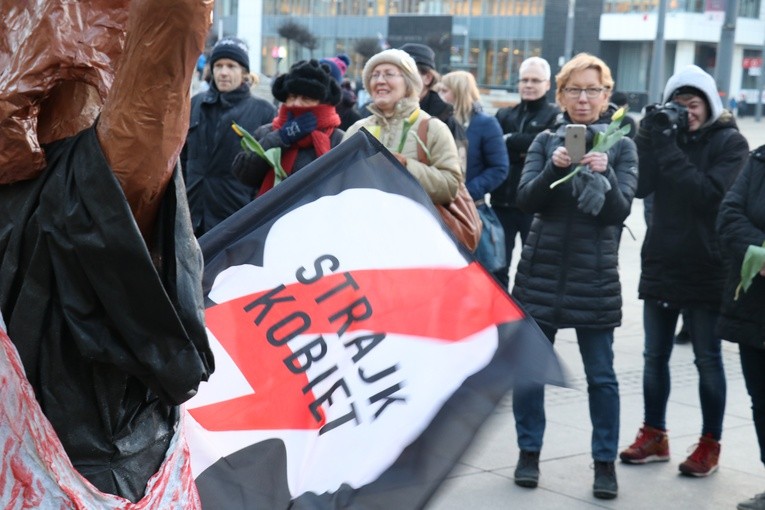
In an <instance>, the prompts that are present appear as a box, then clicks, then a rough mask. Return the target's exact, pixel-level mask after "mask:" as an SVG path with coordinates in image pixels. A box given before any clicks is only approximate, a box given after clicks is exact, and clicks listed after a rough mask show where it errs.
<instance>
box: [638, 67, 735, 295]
mask: <svg viewBox="0 0 765 510" xmlns="http://www.w3.org/2000/svg"><path fill="white" fill-rule="evenodd" d="M684 86H692V87H695V88H697V89H699V90H701V91H702V92H703V93H704V94H705V96H706V101H707V104H708V105H709V109H710V116H709V119H708V120H707V122H705V123H704V124H703V125H702V126H701V127H700V128H699V129H698V130H696V131H693V132H680V133H678V134H677V135H676V136H675V137H674V139H671V140H669V141H668V143H665V144H660V145H657V143H656V141H654V140H653V139H652V138H651V134H650V133H649V132H648V130H647V129H646V128H645V126H644V125H641V128H640V129H639V130H638V134H637V136H636V137H635V142H636V144H637V147H638V155H639V161H640V163H639V164H640V172H639V181H638V192H637V196H638V197H640V198H643V197H646V196H648V195H650V194H651V193H653V194H654V202H653V217H652V218H653V219H652V224H651V227H650V228H649V229H648V231H647V232H646V237H645V241H644V242H643V248H642V252H641V258H642V272H641V275H640V285H639V289H638V291H639V295H640V299H648V300H655V301H660V302H664V303H668V304H669V305H670V306H673V307H678V308H682V307H686V306H701V307H704V308H708V309H713V310H717V309H718V308H719V306H720V299H721V296H722V290H723V283H724V280H725V271H724V268H723V261H722V255H721V253H720V243H719V239H718V237H717V233H716V231H715V220H716V218H717V213H718V211H719V208H720V203H721V202H722V199H723V197H724V196H725V193H726V192H727V191H728V189H729V188H730V187H731V185H732V184H733V181H734V180H735V179H736V176H738V174H739V172H740V171H741V168H742V167H743V165H744V163H745V162H746V158H747V153H748V151H749V147H748V144H747V142H746V139H745V138H744V137H743V136H742V135H741V134H740V133H739V132H738V128H737V126H736V122H735V119H734V118H733V116H732V115H731V114H730V113H729V112H727V111H724V110H723V108H722V103H721V101H720V97H719V96H718V94H717V89H716V86H715V83H714V79H712V77H711V76H709V75H708V74H706V73H704V72H703V71H701V69H699V68H698V67H696V66H688V67H686V68H685V69H684V70H682V71H680V72H679V73H678V74H676V75H674V76H673V77H672V78H670V80H669V82H668V83H667V88H666V89H665V92H664V97H665V99H667V100H670V99H671V98H672V96H673V94H674V92H675V91H676V90H677V89H678V88H680V87H684Z"/></svg>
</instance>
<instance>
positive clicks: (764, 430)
mask: <svg viewBox="0 0 765 510" xmlns="http://www.w3.org/2000/svg"><path fill="white" fill-rule="evenodd" d="M739 356H740V357H741V371H742V372H743V374H744V381H745V382H746V391H747V393H749V397H751V399H752V417H753V418H754V430H755V432H757V442H758V443H760V460H761V461H762V463H763V464H765V350H762V349H757V348H754V347H749V346H747V345H743V344H740V345H739Z"/></svg>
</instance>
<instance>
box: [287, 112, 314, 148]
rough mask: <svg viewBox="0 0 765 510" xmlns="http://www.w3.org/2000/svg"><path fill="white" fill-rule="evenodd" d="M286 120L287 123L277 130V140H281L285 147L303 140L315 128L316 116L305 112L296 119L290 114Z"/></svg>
mask: <svg viewBox="0 0 765 510" xmlns="http://www.w3.org/2000/svg"><path fill="white" fill-rule="evenodd" d="M287 119H288V120H287V122H285V123H284V125H283V126H282V128H281V129H280V130H279V138H281V139H282V142H284V144H285V145H292V144H293V143H295V142H297V141H298V140H300V139H302V138H305V137H306V136H308V135H310V134H311V131H313V130H314V129H316V126H317V120H316V115H314V114H313V112H305V113H304V114H303V115H298V116H297V117H293V116H292V114H291V113H290V114H288V116H287Z"/></svg>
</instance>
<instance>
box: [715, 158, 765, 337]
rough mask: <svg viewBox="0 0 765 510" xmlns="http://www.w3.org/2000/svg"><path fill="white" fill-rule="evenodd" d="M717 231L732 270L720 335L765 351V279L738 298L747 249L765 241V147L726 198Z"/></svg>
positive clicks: (723, 307)
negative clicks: (736, 296) (742, 266)
mask: <svg viewBox="0 0 765 510" xmlns="http://www.w3.org/2000/svg"><path fill="white" fill-rule="evenodd" d="M717 230H718V232H719V234H720V242H721V245H722V249H723V256H724V257H725V260H726V263H727V266H726V267H727V269H728V278H727V281H726V284H725V291H724V292H723V305H722V313H721V316H720V319H719V320H718V322H717V331H718V334H719V335H720V337H721V338H724V339H725V340H730V341H733V342H739V343H742V344H745V345H749V346H750V347H756V348H758V349H765V314H763V310H765V277H762V276H759V275H758V276H755V277H754V280H752V284H751V285H750V287H749V289H748V290H747V291H746V292H743V291H742V292H741V293H740V295H739V298H738V299H737V300H736V299H734V296H735V294H736V287H737V286H738V284H739V281H740V280H741V264H742V262H743V260H744V255H745V254H746V250H747V248H748V247H749V246H750V245H754V246H762V244H763V242H765V145H763V146H762V147H760V148H759V149H757V150H755V151H754V152H752V154H751V155H750V156H749V162H748V163H747V165H746V166H745V167H744V170H743V171H742V172H741V175H740V176H739V177H738V179H736V182H735V183H734V184H733V187H732V188H731V189H730V191H728V194H727V195H725V199H724V200H723V202H722V205H721V206H720V214H719V216H718V218H717Z"/></svg>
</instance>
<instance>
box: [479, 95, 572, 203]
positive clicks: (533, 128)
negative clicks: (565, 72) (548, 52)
mask: <svg viewBox="0 0 765 510" xmlns="http://www.w3.org/2000/svg"><path fill="white" fill-rule="evenodd" d="M559 113H560V110H559V109H558V107H557V106H556V105H554V104H552V103H548V102H547V98H546V97H545V96H542V97H541V98H539V99H537V100H536V101H521V102H520V104H518V105H516V106H513V107H507V108H500V109H499V110H497V115H496V117H497V120H498V121H499V125H500V127H501V128H502V132H503V133H504V134H506V135H507V134H509V135H511V136H509V137H508V138H506V139H505V146H506V147H507V154H508V156H509V157H510V172H509V173H508V174H507V179H505V181H504V182H503V183H502V184H500V185H499V186H498V187H497V188H496V189H495V190H494V191H492V192H491V205H492V206H494V207H514V206H515V195H516V193H517V191H518V181H520V179H521V172H522V171H523V163H524V161H525V160H526V152H527V151H528V150H529V146H530V145H531V142H533V141H534V138H535V137H536V136H537V135H538V134H539V133H541V132H542V131H544V130H545V129H549V128H551V127H553V126H554V125H555V122H556V118H557V117H558V114H559Z"/></svg>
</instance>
